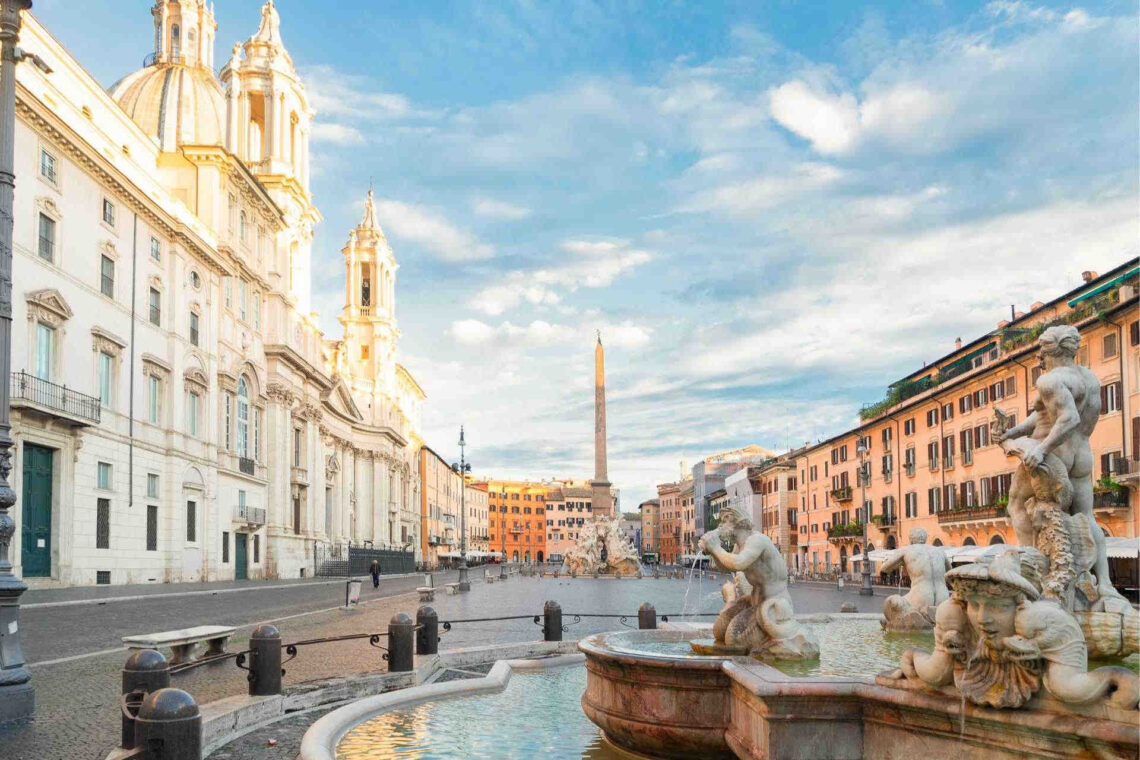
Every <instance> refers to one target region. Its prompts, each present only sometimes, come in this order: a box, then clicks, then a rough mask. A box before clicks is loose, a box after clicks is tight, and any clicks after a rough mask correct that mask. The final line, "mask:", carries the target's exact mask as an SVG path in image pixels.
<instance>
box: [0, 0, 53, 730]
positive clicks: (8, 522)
mask: <svg viewBox="0 0 1140 760" xmlns="http://www.w3.org/2000/svg"><path fill="white" fill-rule="evenodd" d="M31 7H32V2H31V0H0V58H2V63H0V721H8V720H16V719H18V718H26V717H28V716H29V715H31V714H32V713H33V712H34V711H35V707H36V698H35V691H34V689H33V687H32V683H31V681H32V674H31V672H30V671H29V670H28V668H27V667H26V666H25V664H24V653H23V650H22V649H21V648H20V595H21V594H23V593H24V590H25V589H26V588H27V586H25V585H24V583H23V582H22V581H21V580H20V579H19V578H17V577H16V576H15V575H13V574H12V562H11V561H10V560H9V558H8V549H9V547H10V546H11V543H12V536H13V534H15V532H16V522H15V520H13V519H12V517H11V516H10V515H9V514H8V510H9V509H11V508H12V506H13V505H14V504H15V503H16V492H15V491H13V490H12V486H10V485H9V484H8V474H9V473H10V472H11V471H12V454H11V449H12V435H11V430H12V423H11V418H10V416H9V408H8V407H9V391H10V389H9V385H8V378H9V376H10V374H11V371H12V205H13V195H14V193H15V188H16V176H15V150H16V138H15V132H16V66H15V65H16V64H17V63H19V62H20V61H22V60H24V59H25V58H30V59H31V60H32V61H33V63H35V65H36V66H37V67H39V68H40V70H42V71H44V72H45V73H47V72H50V71H51V70H50V69H49V68H48V67H47V65H46V64H44V63H43V61H41V60H40V59H39V58H38V57H36V56H30V55H28V54H26V53H24V51H22V50H20V49H19V48H18V47H16V42H17V40H18V38H19V35H20V11H25V10H27V9H29V8H31Z"/></svg>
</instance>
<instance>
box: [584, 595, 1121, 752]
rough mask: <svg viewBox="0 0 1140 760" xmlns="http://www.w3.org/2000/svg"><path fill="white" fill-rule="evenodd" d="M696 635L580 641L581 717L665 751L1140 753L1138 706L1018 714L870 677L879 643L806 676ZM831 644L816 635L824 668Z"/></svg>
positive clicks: (645, 747) (629, 743)
mask: <svg viewBox="0 0 1140 760" xmlns="http://www.w3.org/2000/svg"><path fill="white" fill-rule="evenodd" d="M844 617H845V616H835V618H834V619H833V620H831V621H829V622H828V623H823V624H822V625H824V626H825V627H824V629H823V630H825V631H826V626H827V625H831V624H844V623H846V622H847V621H846V620H844ZM868 617H871V616H868ZM866 623H867V624H868V625H869V626H874V627H876V628H877V626H878V623H877V622H876V621H874V620H868V621H866ZM701 635H707V634H705V632H704V631H703V630H699V629H698V630H692V629H691V630H685V631H676V630H673V631H667V630H658V631H622V632H618V633H608V634H607V633H603V634H596V635H594V636H590V637H588V638H586V639H583V640H582V641H580V642H579V644H578V648H579V650H580V651H581V652H582V653H583V654H584V655H585V656H586V668H587V678H586V693H585V694H584V695H583V697H582V709H583V711H584V712H585V714H586V716H587V717H588V718H590V720H592V721H593V722H594V723H595V724H596V725H598V727H599V728H601V729H602V731H603V732H604V734H605V736H606V738H607V739H608V740H609V741H610V742H611V743H613V744H615V745H617V746H618V747H621V748H622V749H625V750H628V751H630V752H634V753H639V754H642V755H648V756H650V757H661V758H691V757H694V756H698V757H739V758H755V760H760V759H761V758H763V759H764V760H803V759H806V758H811V759H812V760H824V759H828V758H830V759H832V760H857V759H858V758H863V757H875V758H887V759H888V760H915V758H918V757H931V758H933V757H954V758H968V759H970V760H990V758H1008V760H1013V759H1014V758H1026V757H1031V758H1060V757H1104V758H1116V757H1119V758H1125V757H1127V758H1135V757H1136V756H1137V755H1138V753H1140V720H1138V718H1140V716H1138V714H1137V713H1136V712H1135V711H1125V710H1118V709H1114V708H1110V707H1107V706H1105V705H1096V706H1088V707H1072V706H1067V705H1062V704H1060V703H1058V702H1056V701H1055V700H1053V699H1051V698H1050V697H1049V696H1048V695H1047V694H1045V693H1044V692H1042V693H1041V694H1039V695H1038V696H1037V697H1035V698H1034V699H1033V700H1031V702H1030V703H1029V704H1028V705H1026V706H1025V707H1024V708H1021V709H1016V710H997V709H992V708H987V707H979V706H975V705H972V704H968V703H967V704H963V702H962V700H961V699H960V698H959V697H958V696H957V695H956V694H955V693H953V691H952V690H945V691H938V690H934V689H929V688H916V687H913V685H909V684H903V685H900V684H899V682H896V681H893V680H891V679H887V678H885V677H883V676H881V675H880V676H875V675H874V674H873V673H874V670H875V669H884V668H882V664H883V663H882V661H879V660H877V659H876V657H875V655H874V651H880V650H879V649H877V648H875V649H874V650H873V651H872V653H871V654H870V655H862V657H863V660H864V662H865V664H866V665H867V666H868V667H867V668H866V670H870V671H871V672H868V673H866V674H863V675H857V674H852V675H841V674H837V673H824V672H822V671H823V670H836V669H842V667H838V668H837V667H835V666H834V665H827V664H824V665H816V666H815V669H814V671H813V673H814V674H813V675H804V674H803V673H802V668H803V665H802V664H801V663H794V664H792V666H791V667H785V669H784V670H783V671H782V670H781V669H779V668H778V667H773V666H772V665H770V664H766V663H762V662H758V661H756V660H754V659H752V658H751V657H713V656H697V655H694V654H692V653H691V652H690V653H685V651H684V647H687V646H688V641H687V640H688V639H690V638H695V637H699V636H701ZM847 635H848V638H850V635H849V634H847ZM876 635H877V636H879V637H881V636H882V635H883V634H881V633H879V634H876ZM827 641H828V638H827V637H826V636H825V637H823V638H822V640H821V648H822V652H821V661H822V662H824V663H826V662H827V658H828V652H829V648H828V645H827ZM877 646H878V645H877V644H876V647H877ZM832 651H833V650H832ZM883 656H884V657H885V654H884V655H883ZM836 662H837V663H838V664H839V665H840V666H842V663H841V662H838V661H836ZM784 665H787V664H784ZM781 667H783V666H781ZM797 668H799V669H801V671H800V672H797Z"/></svg>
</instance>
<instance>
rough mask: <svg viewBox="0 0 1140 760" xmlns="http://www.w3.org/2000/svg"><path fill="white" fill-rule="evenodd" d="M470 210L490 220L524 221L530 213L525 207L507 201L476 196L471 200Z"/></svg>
mask: <svg viewBox="0 0 1140 760" xmlns="http://www.w3.org/2000/svg"><path fill="white" fill-rule="evenodd" d="M471 210H472V211H474V212H475V213H476V214H478V215H479V216H486V217H490V218H492V219H509V220H514V219H525V218H526V217H528V216H530V214H531V211H530V209H529V208H527V207H526V206H517V205H515V204H513V203H508V202H507V201H500V200H496V199H494V198H485V197H482V196H477V197H474V198H472V199H471Z"/></svg>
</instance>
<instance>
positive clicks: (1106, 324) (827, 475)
mask: <svg viewBox="0 0 1140 760" xmlns="http://www.w3.org/2000/svg"><path fill="white" fill-rule="evenodd" d="M1138 272H1140V269H1138V266H1137V260H1136V259H1133V260H1131V261H1128V262H1126V263H1124V264H1122V265H1120V266H1118V267H1116V268H1115V269H1113V270H1112V271H1111V272H1107V273H1105V274H1104V275H1099V276H1098V275H1097V274H1096V273H1094V272H1085V273H1084V275H1083V280H1084V281H1083V282H1082V283H1081V284H1080V285H1079V286H1078V287H1076V288H1074V289H1072V290H1070V291H1068V292H1066V293H1064V294H1062V295H1060V296H1057V297H1055V298H1054V299H1053V300H1051V301H1049V302H1048V303H1040V302H1038V303H1035V304H1033V305H1032V306H1031V307H1030V309H1029V311H1028V312H1026V313H1016V314H1014V315H1011V316H1013V319H1012V320H1009V321H1007V320H1002V321H1001V322H999V323H997V326H996V328H995V329H994V330H992V331H990V332H987V333H986V334H985V335H982V336H980V337H978V338H975V339H974V340H971V341H969V342H968V343H963V342H962V341H960V340H959V341H957V342H956V344H955V346H954V348H953V350H952V351H950V352H949V353H947V354H946V355H945V356H942V357H941V358H939V359H937V360H936V361H934V362H928V363H927V364H926V365H925V366H924V367H923V368H922V369H920V370H917V371H915V372H913V373H911V374H910V375H907V376H906V377H903V378H900V379H899V380H897V381H896V382H894V383H892V384H891V386H890V388H889V390H888V393H887V397H886V398H885V399H884V400H883V401H881V402H879V403H877V404H874V405H871V406H868V407H866V408H864V409H863V411H862V413H861V418H862V422H861V424H860V425H859V426H857V427H855V428H853V429H851V430H848V431H846V432H843V433H841V434H839V435H837V436H834V437H832V438H829V439H828V440H825V441H822V442H820V443H818V444H815V445H813V446H808V447H805V448H804V449H802V450H799V451H797V452H793V453H792V454H791V455H790V457H789V458H790V459H792V460H793V461H794V462H795V469H796V471H797V473H796V474H797V476H798V492H797V497H798V514H797V515H796V517H797V520H796V522H797V525H796V527H797V529H798V536H797V543H796V548H797V560H798V566H799V567H800V568H802V569H807V570H815V571H826V570H828V569H831V568H835V567H838V568H840V569H841V570H843V571H847V572H851V571H852V566H851V563H850V557H851V556H853V555H855V554H857V553H859V552H861V551H862V549H863V546H862V540H863V539H862V529H861V524H860V521H861V519H862V517H863V515H870V520H871V526H870V528H869V535H868V548H869V549H875V548H894V547H896V546H899V545H901V544H905V543H906V542H907V535H908V533H909V531H910V529H911V528H915V527H921V528H924V529H925V530H926V531H927V532H928V534H929V541H930V542H932V543H935V544H940V545H953V546H961V545H984V544H995V543H1016V539H1015V538H1014V535H1013V531H1012V529H1011V527H1010V524H1009V519H1008V517H1007V516H1006V509H1005V503H1006V501H1007V494H1008V491H1009V487H1010V481H1011V479H1012V476H1013V471H1014V469H1015V468H1014V460H1012V459H1010V458H1009V457H1006V456H1005V455H1004V454H1003V453H1002V451H1001V449H1000V448H999V447H998V446H997V445H995V444H994V442H993V441H992V440H991V439H990V435H989V424H990V421H991V420H993V419H994V410H995V409H1000V410H1002V411H1003V412H1005V413H1006V414H1009V415H1012V416H1013V417H1014V418H1015V420H1016V421H1022V420H1024V419H1025V418H1026V416H1027V415H1028V414H1029V413H1030V412H1031V411H1032V408H1033V403H1034V399H1035V395H1036V394H1035V392H1034V390H1033V388H1034V383H1035V381H1036V379H1037V377H1038V375H1039V373H1040V369H1038V360H1037V358H1036V350H1037V347H1036V338H1037V336H1038V335H1039V334H1040V332H1041V330H1042V329H1044V327H1046V326H1049V325H1053V324H1070V325H1073V326H1075V327H1077V328H1078V330H1079V331H1080V333H1081V348H1080V352H1079V354H1078V356H1077V361H1078V363H1080V364H1082V365H1084V366H1086V367H1088V368H1089V369H1091V370H1092V371H1093V372H1094V373H1095V374H1096V375H1097V377H1098V378H1099V379H1100V381H1101V386H1102V390H1101V415H1100V422H1099V423H1098V424H1097V426H1096V429H1095V430H1094V432H1093V434H1092V437H1091V445H1092V450H1093V455H1094V463H1093V478H1094V480H1096V481H1098V485H1097V488H1096V493H1095V495H1094V498H1095V514H1096V519H1097V522H1098V523H1099V524H1100V525H1101V527H1102V528H1103V529H1104V531H1105V534H1106V535H1108V536H1128V537H1134V536H1137V535H1140V530H1138V528H1140V525H1138V513H1140V510H1138V509H1137V506H1138V497H1137V490H1136V489H1137V475H1136V473H1137V459H1138V458H1140V383H1138V375H1140V323H1138V322H1137V309H1136V306H1137V302H1136V295H1137V282H1138ZM861 506H862V510H861V509H860V507H861ZM790 524H791V523H790V521H789V525H790ZM1133 572H1134V570H1133Z"/></svg>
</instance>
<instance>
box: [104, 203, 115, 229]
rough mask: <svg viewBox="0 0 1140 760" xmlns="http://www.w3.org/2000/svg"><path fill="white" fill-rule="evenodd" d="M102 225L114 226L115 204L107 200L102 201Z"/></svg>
mask: <svg viewBox="0 0 1140 760" xmlns="http://www.w3.org/2000/svg"><path fill="white" fill-rule="evenodd" d="M103 223H104V224H108V225H110V226H112V227H114V226H115V204H114V203H111V201H110V200H109V199H107V198H104V199H103Z"/></svg>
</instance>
